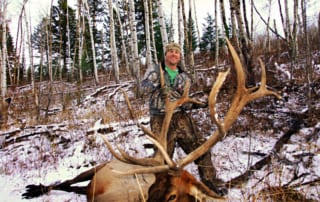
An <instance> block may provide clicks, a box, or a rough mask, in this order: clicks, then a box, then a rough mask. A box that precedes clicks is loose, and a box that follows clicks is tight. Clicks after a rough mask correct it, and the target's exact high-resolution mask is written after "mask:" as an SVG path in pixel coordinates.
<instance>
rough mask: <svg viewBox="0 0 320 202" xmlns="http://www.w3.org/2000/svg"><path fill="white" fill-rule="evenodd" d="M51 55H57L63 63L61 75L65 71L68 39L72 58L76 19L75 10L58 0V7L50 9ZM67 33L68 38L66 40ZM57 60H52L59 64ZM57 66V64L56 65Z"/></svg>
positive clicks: (65, 2)
mask: <svg viewBox="0 0 320 202" xmlns="http://www.w3.org/2000/svg"><path fill="white" fill-rule="evenodd" d="M67 14H68V20H69V27H68V23H67ZM51 32H52V42H51V43H52V54H53V56H55V55H58V57H59V58H61V60H62V62H63V68H62V73H63V74H62V75H64V73H66V72H67V71H68V70H67V62H68V61H67V57H68V55H67V53H68V41H69V39H70V52H71V55H70V56H71V58H73V55H72V54H73V53H74V47H75V42H76V41H75V40H76V17H75V10H74V9H72V8H71V7H69V6H68V0H58V5H57V6H53V7H52V24H51ZM68 33H69V34H70V37H69V39H68ZM59 58H53V61H56V62H58V63H59V62H60V61H59ZM56 65H57V66H58V64H56Z"/></svg>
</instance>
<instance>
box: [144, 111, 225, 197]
mask: <svg viewBox="0 0 320 202" xmlns="http://www.w3.org/2000/svg"><path fill="white" fill-rule="evenodd" d="M163 119H164V115H158V116H151V117H150V126H151V130H152V131H153V132H154V133H155V134H159V133H160V131H161V127H162V122H163ZM199 134H200V133H199V132H198V130H197V128H196V127H195V126H194V123H193V121H192V119H191V117H190V115H189V114H188V113H187V112H185V111H180V112H177V113H175V114H174V115H173V117H172V119H171V123H170V126H169V130H168V136H167V151H168V154H169V155H170V157H172V156H173V153H174V149H175V146H176V144H177V146H180V147H181V148H182V149H183V151H184V152H186V153H187V154H189V153H190V152H192V151H194V150H195V149H196V148H198V147H199V146H200V145H201V144H203V143H204V142H205V140H206V139H205V138H204V137H202V136H201V135H199ZM195 163H196V164H197V165H198V170H199V175H200V178H201V180H202V182H203V183H205V184H206V185H207V186H208V187H209V188H211V189H212V190H214V191H217V192H219V190H217V185H219V184H221V181H220V180H219V179H217V178H216V169H215V167H214V166H213V165H212V160H211V153H210V152H207V153H205V154H204V155H203V156H201V157H200V158H198V159H197V160H196V161H195Z"/></svg>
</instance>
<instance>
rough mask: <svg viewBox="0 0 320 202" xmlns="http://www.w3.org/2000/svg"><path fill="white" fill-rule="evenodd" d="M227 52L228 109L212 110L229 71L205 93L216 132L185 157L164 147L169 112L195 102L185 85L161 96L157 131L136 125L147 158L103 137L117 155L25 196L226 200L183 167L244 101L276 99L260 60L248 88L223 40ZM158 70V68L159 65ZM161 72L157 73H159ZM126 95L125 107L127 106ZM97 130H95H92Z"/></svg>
mask: <svg viewBox="0 0 320 202" xmlns="http://www.w3.org/2000/svg"><path fill="white" fill-rule="evenodd" d="M226 41H227V45H228V48H229V51H230V53H231V55H232V58H233V61H234V67H235V71H236V74H237V89H236V92H235V95H234V97H233V101H232V103H231V106H230V109H229V111H228V112H227V114H226V115H225V117H224V120H220V119H219V118H218V115H217V112H216V110H215V105H216V101H217V95H218V93H219V91H220V88H221V86H222V84H223V83H224V81H225V79H226V77H227V75H228V73H229V70H227V71H225V72H221V73H219V75H218V76H217V79H216V82H215V83H214V84H213V87H212V89H211V92H210V94H209V97H208V105H209V110H210V116H211V119H212V121H213V122H214V123H215V124H216V125H217V130H216V131H215V132H213V134H211V135H210V137H209V138H208V139H207V141H206V142H205V143H204V144H202V145H201V146H200V147H198V148H197V149H196V150H194V151H193V152H191V153H189V154H188V155H186V156H185V157H184V158H182V159H179V160H177V161H176V162H175V161H173V160H172V159H171V158H170V157H169V155H168V153H167V151H166V140H167V137H166V136H167V131H168V128H169V124H170V120H171V117H172V115H173V111H174V109H175V108H176V107H179V106H181V105H182V104H184V103H187V102H191V103H199V102H198V101H197V100H195V99H192V98H190V97H189V96H188V92H189V87H190V83H188V84H187V86H186V87H185V89H184V94H183V95H182V97H181V98H180V99H178V100H175V101H169V98H168V97H167V98H166V114H165V119H164V121H163V125H162V129H161V132H160V134H154V133H153V132H152V131H150V130H149V129H148V128H146V127H144V126H143V125H141V124H139V123H137V124H138V125H139V127H140V128H141V129H142V130H143V131H144V133H145V134H146V135H147V137H148V138H149V139H150V141H151V142H153V143H154V144H155V145H156V147H157V148H158V150H157V152H156V155H155V156H154V157H152V158H140V159H139V158H135V157H132V156H130V155H128V154H127V153H126V152H125V151H123V150H122V149H121V148H119V147H118V152H116V151H115V150H114V149H113V147H112V146H111V144H110V143H109V142H108V140H107V139H106V138H104V137H103V136H102V137H103V138H104V141H105V143H106V145H107V147H108V149H109V150H110V152H111V153H112V155H113V156H114V157H115V158H116V159H114V160H111V161H110V162H105V163H102V164H101V165H98V166H96V167H94V168H91V169H90V170H88V171H85V172H83V173H81V174H80V175H78V176H76V177H75V178H73V179H71V180H66V181H64V182H62V183H58V184H53V185H49V186H45V185H42V184H40V185H28V186H27V191H26V192H25V193H24V194H23V195H22V196H23V197H24V198H33V197H37V196H40V195H42V194H45V193H48V192H49V191H50V190H63V191H67V192H76V193H79V194H86V195H87V200H88V201H97V202H101V201H120V202H121V201H150V202H151V201H152V202H154V201H165V202H167V201H170V202H173V201H177V202H189V201H199V202H200V201H225V198H224V197H223V196H220V195H219V194H217V193H215V192H214V191H212V190H210V189H209V188H208V187H207V186H206V185H204V184H203V183H202V182H201V181H198V180H197V179H196V178H195V177H194V176H193V175H192V174H190V173H189V172H187V171H186V170H184V169H183V168H184V167H185V166H186V165H188V164H190V163H191V162H193V161H194V160H196V159H197V158H199V157H200V156H202V155H203V154H204V153H206V152H208V151H209V150H210V149H211V147H213V146H214V145H215V144H216V143H217V142H218V141H220V140H222V139H223V138H224V137H225V135H226V133H227V131H228V130H229V129H230V127H231V126H232V124H233V123H234V122H235V120H236V119H237V117H238V116H239V114H240V112H241V110H242V109H243V108H244V107H245V105H246V104H247V103H249V102H250V101H253V100H255V99H258V98H261V97H264V96H275V97H277V98H279V99H280V98H281V97H280V95H278V94H277V93H276V92H274V91H271V90H268V89H267V86H266V73H265V67H264V64H263V63H262V61H261V60H260V65H261V69H262V75H261V85H260V86H257V87H254V88H250V89H248V88H247V87H246V86H245V74H244V71H243V68H242V65H241V62H240V59H239V56H238V54H237V53H236V51H235V50H234V48H233V47H232V45H231V43H230V42H229V41H228V39H226ZM160 69H161V68H160ZM161 74H162V73H161ZM126 99H127V104H128V107H129V111H130V112H131V114H132V117H133V118H135V117H134V115H133V113H132V107H131V105H130V102H129V101H128V98H127V97H126ZM96 134H98V132H97V130H96ZM82 181H90V182H89V184H88V185H87V186H85V187H77V186H71V185H73V184H75V183H78V182H82Z"/></svg>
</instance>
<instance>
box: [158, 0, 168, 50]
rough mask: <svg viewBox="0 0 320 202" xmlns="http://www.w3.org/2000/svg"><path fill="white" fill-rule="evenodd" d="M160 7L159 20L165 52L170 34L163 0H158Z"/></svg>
mask: <svg viewBox="0 0 320 202" xmlns="http://www.w3.org/2000/svg"><path fill="white" fill-rule="evenodd" d="M158 9H159V22H160V29H161V38H162V44H163V53H164V52H165V50H164V48H165V45H166V44H167V43H168V35H167V29H166V22H165V19H164V14H163V7H162V0H158Z"/></svg>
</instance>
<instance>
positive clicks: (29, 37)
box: [24, 12, 35, 94]
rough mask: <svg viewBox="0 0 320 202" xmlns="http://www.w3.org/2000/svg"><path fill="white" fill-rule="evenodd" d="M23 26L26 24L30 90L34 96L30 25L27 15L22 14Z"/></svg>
mask: <svg viewBox="0 0 320 202" xmlns="http://www.w3.org/2000/svg"><path fill="white" fill-rule="evenodd" d="M24 18H25V24H26V34H27V40H28V41H27V44H28V51H29V60H30V75H31V88H32V93H33V94H35V81H34V66H33V48H32V40H31V33H30V32H31V23H30V25H29V21H28V17H27V13H26V12H24Z"/></svg>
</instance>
